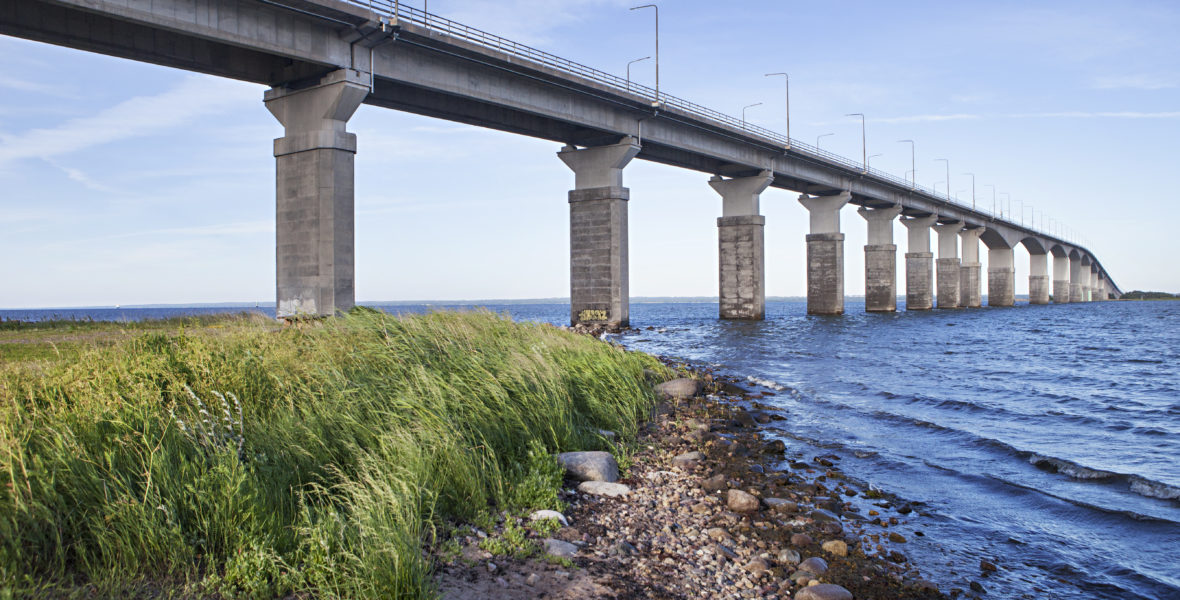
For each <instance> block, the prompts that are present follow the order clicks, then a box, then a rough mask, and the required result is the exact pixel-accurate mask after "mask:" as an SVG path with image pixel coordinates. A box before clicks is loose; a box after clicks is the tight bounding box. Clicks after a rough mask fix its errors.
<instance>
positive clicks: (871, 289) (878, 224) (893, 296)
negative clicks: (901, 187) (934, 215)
mask: <svg viewBox="0 0 1180 600" xmlns="http://www.w3.org/2000/svg"><path fill="white" fill-rule="evenodd" d="M856 212H857V214H859V215H860V216H861V217H864V219H865V220H866V221H868V227H869V232H868V233H869V235H868V242H869V243H868V244H866V245H865V312H893V311H895V310H897V246H896V245H895V244H894V243H893V219H896V218H897V215H900V214H901V206H900V205H899V206H890V207H887V208H874V209H868V208H864V207H861V208H859V209H857V211H856Z"/></svg>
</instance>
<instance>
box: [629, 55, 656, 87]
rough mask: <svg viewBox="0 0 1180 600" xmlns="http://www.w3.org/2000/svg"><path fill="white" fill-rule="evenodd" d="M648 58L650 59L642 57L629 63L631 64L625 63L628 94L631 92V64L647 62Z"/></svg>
mask: <svg viewBox="0 0 1180 600" xmlns="http://www.w3.org/2000/svg"><path fill="white" fill-rule="evenodd" d="M649 58H651V57H650V56H645V57H643V58H637V59H635V60H633V61H631V62H629V63H627V91H628V92H630V91H631V65H633V64H635V63H637V62H643V61H645V60H647V59H649Z"/></svg>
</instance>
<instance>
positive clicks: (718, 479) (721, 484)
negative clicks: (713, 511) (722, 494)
mask: <svg viewBox="0 0 1180 600" xmlns="http://www.w3.org/2000/svg"><path fill="white" fill-rule="evenodd" d="M726 487H728V486H727V484H726V478H725V475H724V474H717V475H714V476H712V477H709V478H706V479H702V480H701V489H703V490H705V491H706V492H718V491H721V490H723V489H725V488H726Z"/></svg>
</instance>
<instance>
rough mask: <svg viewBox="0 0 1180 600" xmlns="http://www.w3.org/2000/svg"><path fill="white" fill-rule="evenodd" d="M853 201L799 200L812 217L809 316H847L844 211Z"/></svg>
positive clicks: (845, 196) (846, 197)
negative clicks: (845, 307) (845, 305)
mask: <svg viewBox="0 0 1180 600" xmlns="http://www.w3.org/2000/svg"><path fill="white" fill-rule="evenodd" d="M851 199H852V194H850V193H848V192H842V193H840V194H837V195H835V196H814V197H813V196H808V195H807V194H803V195H801V196H799V203H800V204H802V205H803V206H804V207H805V208H806V209H807V211H808V212H809V213H810V216H811V233H810V234H808V235H807V314H809V315H839V314H844V234H843V233H840V209H841V208H843V207H844V205H845V204H847V203H848V201H849V200H851Z"/></svg>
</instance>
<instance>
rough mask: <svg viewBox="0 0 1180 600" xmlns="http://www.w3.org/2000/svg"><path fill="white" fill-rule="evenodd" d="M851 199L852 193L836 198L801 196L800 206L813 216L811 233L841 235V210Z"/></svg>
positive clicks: (841, 193) (837, 195)
mask: <svg viewBox="0 0 1180 600" xmlns="http://www.w3.org/2000/svg"><path fill="white" fill-rule="evenodd" d="M851 199H852V193H851V192H840V193H839V194H836V195H834V196H809V195H807V194H800V196H799V204H802V205H803V207H804V208H806V209H807V212H808V213H810V215H811V233H812V234H816V233H840V209H841V208H844V205H845V204H848V201H849V200H851Z"/></svg>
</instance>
